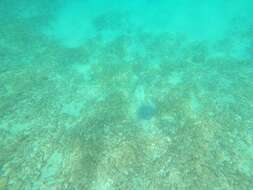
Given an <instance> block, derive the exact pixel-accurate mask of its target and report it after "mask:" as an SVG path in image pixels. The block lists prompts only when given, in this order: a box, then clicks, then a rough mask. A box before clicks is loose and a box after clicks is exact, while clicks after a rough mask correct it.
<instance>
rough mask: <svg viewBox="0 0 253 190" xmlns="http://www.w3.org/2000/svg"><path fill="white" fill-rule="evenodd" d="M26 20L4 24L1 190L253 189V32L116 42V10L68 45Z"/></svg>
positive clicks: (140, 34)
mask: <svg viewBox="0 0 253 190" xmlns="http://www.w3.org/2000/svg"><path fill="white" fill-rule="evenodd" d="M0 7H1V6H0ZM1 9H2V10H3V7H1ZM6 12H8V11H6ZM49 12H50V11H49ZM115 14H116V15H115ZM15 15H16V14H14V13H13V14H11V13H9V15H6V16H5V17H0V190H89V189H91V190H113V189H115V190H127V189H129V190H135V189H136V190H139V189H140V190H141V189H146V190H149V189H150V190H163V189H166V190H191V189H192V190H196V189H198V190H202V189H206V190H209V189H210V190H250V189H253V132H252V131H253V117H252V116H253V80H252V76H253V56H252V53H253V45H252V44H251V43H252V41H253V30H252V28H247V29H245V30H243V29H242V28H239V29H238V28H235V29H234V30H233V31H231V33H230V34H231V35H229V36H227V37H226V38H224V39H222V40H219V41H217V42H216V43H208V42H206V41H190V40H188V39H187V37H182V36H181V35H172V34H170V33H161V34H159V35H157V34H152V33H149V32H145V31H142V30H138V31H136V32H133V31H130V32H129V33H123V34H121V35H118V34H117V35H116V36H115V37H113V38H112V39H110V40H108V41H105V40H104V39H103V37H102V36H101V35H100V34H101V32H103V31H108V30H109V31H113V30H115V28H119V27H123V28H124V24H123V25H122V22H121V21H122V20H123V21H124V22H127V19H124V16H122V15H121V14H119V13H115V12H113V13H111V12H109V13H108V14H107V15H104V14H103V15H99V16H98V17H96V18H95V19H94V20H93V24H94V26H95V27H94V28H95V29H96V30H97V34H96V35H95V36H94V37H92V38H89V39H88V40H85V42H83V43H82V44H81V45H78V47H66V46H65V45H63V44H62V43H61V42H60V41H58V40H52V38H50V37H48V36H47V35H45V34H42V33H40V32H38V26H39V25H43V24H44V23H47V19H48V18H47V16H48V15H47V16H45V15H44V14H43V15H42V16H41V15H40V16H34V17H32V18H31V17H28V18H27V17H17V16H15ZM117 15H121V16H117ZM122 17H123V18H122ZM112 18H118V19H112ZM124 30H125V28H124ZM250 44H251V45H250ZM244 45H245V46H244ZM241 46H244V48H243V49H242V50H241V48H238V47H241Z"/></svg>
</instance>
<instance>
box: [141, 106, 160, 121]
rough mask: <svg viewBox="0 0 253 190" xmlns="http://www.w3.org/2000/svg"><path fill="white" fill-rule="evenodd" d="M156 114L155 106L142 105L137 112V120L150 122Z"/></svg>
mask: <svg viewBox="0 0 253 190" xmlns="http://www.w3.org/2000/svg"><path fill="white" fill-rule="evenodd" d="M155 112H156V108H155V106H153V105H151V104H142V105H140V107H139V108H138V110H137V118H138V119H140V120H150V119H151V118H152V117H153V116H154V115H155Z"/></svg>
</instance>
